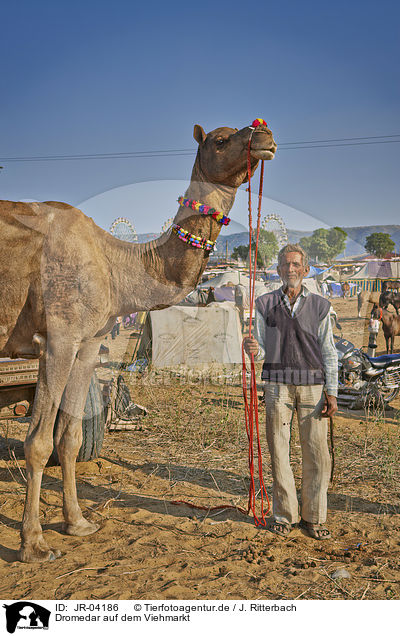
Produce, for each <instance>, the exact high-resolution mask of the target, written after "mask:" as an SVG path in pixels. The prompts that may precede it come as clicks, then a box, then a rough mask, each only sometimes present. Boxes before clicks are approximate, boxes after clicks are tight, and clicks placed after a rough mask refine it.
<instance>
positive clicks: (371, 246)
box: [365, 232, 395, 257]
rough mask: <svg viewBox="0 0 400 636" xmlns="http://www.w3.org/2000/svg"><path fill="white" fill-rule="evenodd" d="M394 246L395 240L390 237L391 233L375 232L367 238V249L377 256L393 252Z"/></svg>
mask: <svg viewBox="0 0 400 636" xmlns="http://www.w3.org/2000/svg"><path fill="white" fill-rule="evenodd" d="M394 248H395V242H394V241H392V239H391V238H390V234H386V233H385V232H373V233H372V234H370V235H369V236H367V238H366V240H365V249H366V250H367V252H369V253H370V254H375V256H379V257H382V256H385V254H388V253H389V252H393V250H394Z"/></svg>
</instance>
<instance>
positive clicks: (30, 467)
mask: <svg viewBox="0 0 400 636" xmlns="http://www.w3.org/2000/svg"><path fill="white" fill-rule="evenodd" d="M74 358H75V351H73V350H72V349H71V347H69V348H68V349H66V348H65V347H63V348H61V349H59V351H58V352H57V354H56V352H55V351H54V350H53V351H51V350H50V349H49V350H48V352H47V356H46V357H45V358H42V359H41V360H40V363H39V377H38V383H37V387H36V396H35V404H34V409H33V414H32V420H31V424H30V426H29V430H28V433H27V436H26V439H25V443H24V450H25V458H26V480H27V485H26V499H25V508H24V515H23V519H22V529H21V547H20V550H19V552H18V557H19V559H20V560H21V561H23V562H26V563H30V562H35V561H53V560H54V559H55V558H57V557H58V556H60V552H59V551H58V550H57V551H52V550H50V548H49V547H48V545H47V544H46V542H45V540H44V538H43V534H42V528H41V525H40V522H39V500H40V488H41V483H42V475H43V469H44V467H45V466H46V463H47V460H48V459H49V457H50V455H51V452H52V450H53V428H54V422H55V419H56V415H57V411H58V407H59V405H60V402H61V397H62V394H63V390H64V386H65V383H66V380H67V378H68V375H69V373H70V370H71V367H72V364H73V360H74ZM56 371H57V373H56Z"/></svg>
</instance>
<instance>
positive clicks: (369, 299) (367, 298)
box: [357, 290, 381, 318]
mask: <svg viewBox="0 0 400 636" xmlns="http://www.w3.org/2000/svg"><path fill="white" fill-rule="evenodd" d="M380 295H381V293H380V292H378V291H374V292H371V291H368V290H362V291H360V292H359V293H358V294H357V309H358V317H359V318H361V317H362V316H361V309H362V306H363V304H364V303H368V304H369V305H379V298H380Z"/></svg>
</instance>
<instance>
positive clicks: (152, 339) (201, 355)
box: [137, 302, 242, 369]
mask: <svg viewBox="0 0 400 636" xmlns="http://www.w3.org/2000/svg"><path fill="white" fill-rule="evenodd" d="M241 345H242V334H241V329H240V321H239V312H238V310H237V309H236V307H235V305H234V304H233V303H231V302H223V303H211V304H210V305H208V306H207V307H193V306H185V305H174V306H172V307H168V308H167V309H162V310H160V311H150V312H149V314H148V317H147V321H146V325H145V328H144V330H143V334H142V338H141V341H140V344H139V348H138V353H137V358H147V359H148V360H149V362H151V364H152V366H153V368H156V369H162V368H175V367H184V368H197V369H206V368H207V369H208V368H212V367H214V366H218V367H221V366H223V367H229V366H231V365H236V364H240V363H241V359H242V358H241V355H242V354H241Z"/></svg>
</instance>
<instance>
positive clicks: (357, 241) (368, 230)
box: [138, 223, 400, 256]
mask: <svg viewBox="0 0 400 636" xmlns="http://www.w3.org/2000/svg"><path fill="white" fill-rule="evenodd" d="M231 225H232V224H231ZM235 226H236V227H238V228H239V227H240V224H239V223H235ZM232 229H236V228H234V227H232ZM343 229H344V231H345V232H347V236H348V238H347V242H346V249H345V252H344V253H343V254H340V255H339V256H344V255H345V256H357V255H358V254H362V253H363V252H365V247H364V245H365V240H366V238H367V236H369V235H370V234H372V233H373V232H384V233H385V234H390V236H391V239H392V241H394V242H395V244H396V247H395V251H396V252H400V225H363V226H359V227H357V226H356V227H344V228H343ZM224 230H225V228H224ZM287 232H288V238H289V243H298V242H299V241H300V239H301V238H303V236H311V234H312V232H302V231H301V230H289V229H288V231H287ZM155 238H157V234H139V235H138V239H139V243H145V242H146V241H151V240H152V239H155ZM248 242H249V235H248V232H236V233H233V234H225V232H224V234H221V235H220V236H219V238H218V241H217V249H218V251H219V252H222V253H225V251H226V245H227V244H228V252H229V254H230V253H231V252H232V251H233V249H234V248H235V247H238V246H239V245H247V244H248Z"/></svg>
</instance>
